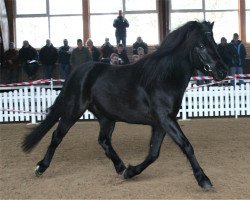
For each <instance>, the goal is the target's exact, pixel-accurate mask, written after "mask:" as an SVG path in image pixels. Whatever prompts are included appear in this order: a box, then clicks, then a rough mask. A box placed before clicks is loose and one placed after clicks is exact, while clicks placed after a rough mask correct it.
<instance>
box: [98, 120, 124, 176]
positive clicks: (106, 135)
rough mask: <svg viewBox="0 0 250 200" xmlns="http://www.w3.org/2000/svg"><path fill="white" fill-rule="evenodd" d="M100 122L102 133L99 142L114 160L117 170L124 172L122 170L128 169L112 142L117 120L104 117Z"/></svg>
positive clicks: (119, 172)
mask: <svg viewBox="0 0 250 200" xmlns="http://www.w3.org/2000/svg"><path fill="white" fill-rule="evenodd" d="M99 124H100V134H99V138H98V142H99V144H100V145H101V146H102V148H103V149H104V151H105V154H106V156H107V157H108V158H109V159H111V160H112V162H113V164H114V166H115V170H116V172H117V173H118V174H122V172H123V171H124V170H125V169H126V167H125V165H124V163H123V162H122V160H121V159H120V158H119V156H118V155H117V153H116V152H115V150H114V149H113V147H112V144H111V137H112V133H113V130H114V127H115V122H114V121H111V120H108V119H106V118H103V117H102V118H99Z"/></svg>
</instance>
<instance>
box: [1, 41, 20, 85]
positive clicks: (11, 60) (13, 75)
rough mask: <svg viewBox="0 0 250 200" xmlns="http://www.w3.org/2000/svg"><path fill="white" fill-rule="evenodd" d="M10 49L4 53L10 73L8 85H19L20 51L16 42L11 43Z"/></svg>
mask: <svg viewBox="0 0 250 200" xmlns="http://www.w3.org/2000/svg"><path fill="white" fill-rule="evenodd" d="M9 46H10V48H9V50H7V51H6V52H5V53H4V63H5V66H6V69H7V73H8V77H7V78H8V80H7V83H17V82H18V77H19V62H18V51H17V50H16V49H15V45H14V42H10V45H9Z"/></svg>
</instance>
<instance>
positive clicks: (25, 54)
mask: <svg viewBox="0 0 250 200" xmlns="http://www.w3.org/2000/svg"><path fill="white" fill-rule="evenodd" d="M19 60H20V61H21V63H25V64H27V61H28V60H36V61H38V52H37V50H36V49H35V48H33V47H32V46H30V45H29V46H28V47H26V48H25V47H22V48H21V49H20V50H19Z"/></svg>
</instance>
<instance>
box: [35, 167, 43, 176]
mask: <svg viewBox="0 0 250 200" xmlns="http://www.w3.org/2000/svg"><path fill="white" fill-rule="evenodd" d="M39 168H40V166H39V165H37V166H36V169H35V175H36V177H40V176H42V174H43V173H42V172H40V171H39Z"/></svg>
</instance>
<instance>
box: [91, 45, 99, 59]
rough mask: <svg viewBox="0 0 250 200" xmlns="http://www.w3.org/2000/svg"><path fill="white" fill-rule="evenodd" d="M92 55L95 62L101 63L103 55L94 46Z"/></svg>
mask: <svg viewBox="0 0 250 200" xmlns="http://www.w3.org/2000/svg"><path fill="white" fill-rule="evenodd" d="M91 55H92V59H93V61H96V62H98V61H100V57H101V53H100V51H99V50H98V49H97V48H96V47H95V46H93V47H92V49H91Z"/></svg>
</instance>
